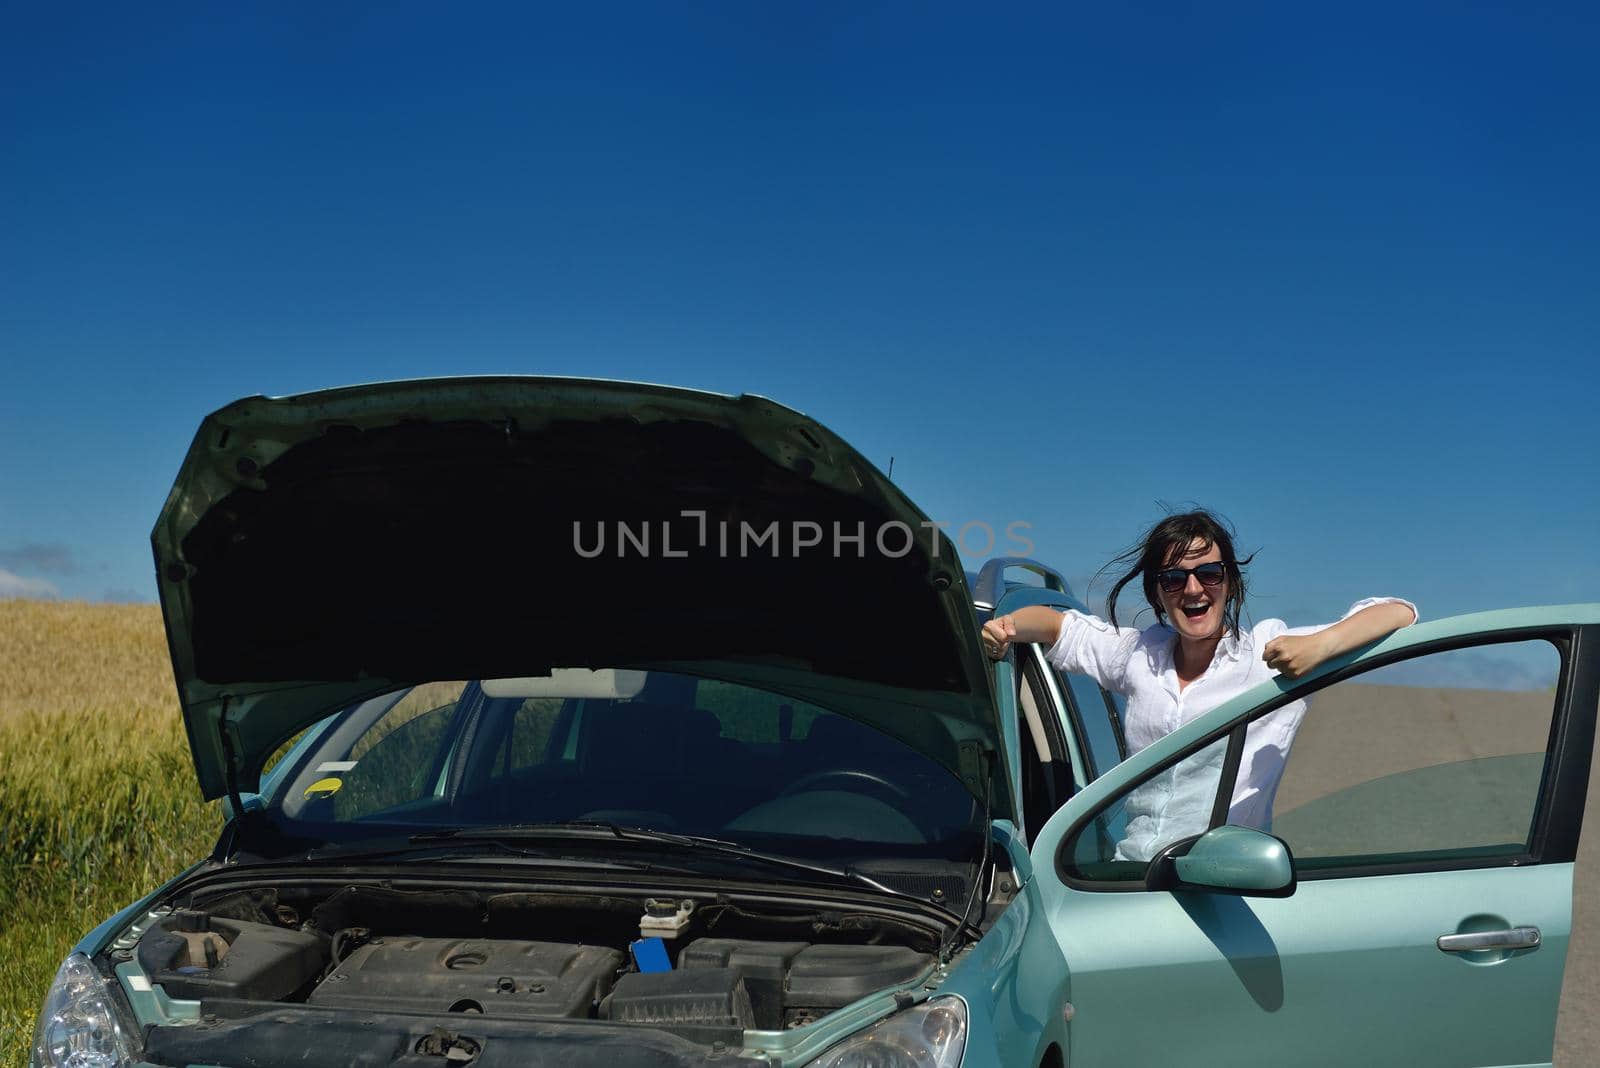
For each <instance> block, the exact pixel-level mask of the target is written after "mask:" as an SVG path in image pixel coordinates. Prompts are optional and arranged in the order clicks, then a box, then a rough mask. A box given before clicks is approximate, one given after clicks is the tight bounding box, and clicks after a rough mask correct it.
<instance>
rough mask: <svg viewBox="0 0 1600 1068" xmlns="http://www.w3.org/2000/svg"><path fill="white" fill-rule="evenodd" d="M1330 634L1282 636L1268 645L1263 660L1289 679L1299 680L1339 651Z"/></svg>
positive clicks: (1325, 632)
mask: <svg viewBox="0 0 1600 1068" xmlns="http://www.w3.org/2000/svg"><path fill="white" fill-rule="evenodd" d="M1327 635H1328V632H1327V631H1325V630H1319V631H1317V633H1315V634H1281V635H1279V636H1278V637H1276V638H1274V639H1272V640H1271V641H1270V642H1268V643H1267V644H1266V647H1265V648H1264V649H1263V650H1262V655H1261V659H1263V660H1265V661H1266V662H1267V667H1269V668H1272V669H1273V670H1274V671H1277V672H1279V673H1280V674H1282V675H1284V676H1285V677H1287V678H1291V679H1298V678H1299V677H1300V676H1301V675H1304V674H1306V673H1307V672H1309V671H1311V670H1312V669H1313V668H1315V667H1316V666H1317V665H1318V664H1320V663H1322V662H1323V661H1324V660H1326V659H1328V658H1329V657H1330V656H1332V655H1333V654H1334V653H1336V652H1337V651H1338V649H1337V647H1336V644H1335V643H1334V642H1331V641H1329V640H1328V637H1327Z"/></svg>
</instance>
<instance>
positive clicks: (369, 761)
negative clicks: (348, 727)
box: [333, 683, 460, 820]
mask: <svg viewBox="0 0 1600 1068" xmlns="http://www.w3.org/2000/svg"><path fill="white" fill-rule="evenodd" d="M456 685H457V687H458V688H459V685H460V684H459V683H458V684H456ZM436 699H437V698H435V697H429V698H428V700H429V701H432V700H436ZM402 703H404V702H402ZM397 707H398V706H397ZM413 707H415V706H413ZM455 711H456V704H455V701H453V700H452V701H450V702H449V703H447V704H443V705H439V706H437V707H435V708H432V709H429V710H427V711H425V712H421V713H420V714H417V715H411V716H408V717H406V718H405V720H404V722H402V723H400V724H399V725H397V726H392V727H389V728H388V729H386V730H384V731H383V732H382V734H381V736H379V737H378V738H377V740H376V741H374V742H372V743H370V744H368V745H364V746H361V747H360V753H359V756H357V754H356V753H355V752H352V754H351V755H352V757H354V758H355V766H354V767H351V768H349V769H348V770H346V771H345V772H344V774H343V777H342V782H341V785H340V786H339V787H338V788H337V790H336V791H335V792H334V793H333V815H334V817H335V818H336V819H341V820H349V819H358V818H360V817H362V816H366V815H370V814H372V813H374V812H380V811H384V810H388V809H392V808H394V807H395V806H397V805H403V804H405V803H407V802H411V801H420V800H423V799H424V798H430V797H433V796H435V795H436V794H437V793H438V792H439V788H440V786H441V782H440V779H441V776H442V773H443V771H444V756H445V748H444V746H443V745H442V744H441V742H442V741H443V740H444V738H445V735H446V730H447V728H448V727H449V726H450V721H451V718H452V717H453V716H454V714H455ZM389 718H392V714H391V717H386V718H385V725H387V724H388V720H389ZM375 733H377V732H376V731H371V732H368V734H367V735H364V736H363V737H362V741H363V742H365V741H366V740H367V739H368V738H369V737H371V736H372V735H373V734H375Z"/></svg>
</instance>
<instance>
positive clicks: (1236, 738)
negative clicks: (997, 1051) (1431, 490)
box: [1033, 605, 1600, 1065]
mask: <svg viewBox="0 0 1600 1068" xmlns="http://www.w3.org/2000/svg"><path fill="white" fill-rule="evenodd" d="M1597 700H1600V605H1583V606H1575V607H1573V606H1569V607H1564V608H1548V609H1518V610H1512V611H1505V612H1492V613H1482V614H1479V615H1475V616H1463V617H1458V618H1456V619H1451V620H1441V621H1437V622H1432V623H1425V624H1419V625H1416V626H1413V627H1410V628H1407V629H1405V630H1403V631H1400V632H1398V633H1396V634H1394V635H1391V636H1390V637H1389V638H1387V639H1385V640H1384V641H1382V642H1379V643H1377V644H1376V645H1374V646H1371V647H1369V648H1367V649H1366V650H1364V651H1362V652H1361V653H1360V654H1359V655H1356V656H1353V657H1351V656H1346V657H1343V658H1340V659H1338V660H1335V661H1332V662H1330V663H1329V664H1326V665H1324V666H1323V667H1322V668H1320V669H1319V670H1318V671H1317V672H1315V673H1313V675H1311V676H1309V677H1307V678H1305V679H1302V680H1299V681H1297V682H1293V683H1291V682H1290V681H1288V680H1285V679H1281V678H1280V679H1276V680H1274V681H1272V682H1270V683H1267V684H1265V685H1263V686H1260V687H1257V688H1256V689H1255V690H1253V691H1251V692H1250V693H1247V694H1244V695H1242V696H1241V697H1239V698H1237V699H1235V700H1233V701H1230V702H1227V703H1225V704H1223V705H1222V706H1220V707H1218V708H1216V709H1214V710H1213V711H1211V712H1209V713H1207V714H1205V715H1203V716H1201V717H1199V718H1198V719H1196V720H1194V721H1193V722H1191V723H1189V724H1186V725H1184V726H1183V727H1180V728H1179V729H1178V730H1177V731H1175V732H1173V733H1172V734H1171V735H1169V736H1168V737H1166V738H1164V739H1162V740H1161V741H1159V742H1157V743H1156V744H1154V745H1152V746H1150V747H1149V748H1147V749H1145V750H1143V751H1141V752H1139V753H1136V754H1134V755H1133V756H1131V757H1130V758H1129V759H1128V760H1127V761H1126V762H1124V763H1123V764H1122V765H1120V766H1119V767H1117V768H1116V769H1114V770H1113V771H1112V772H1110V773H1108V774H1107V775H1105V776H1103V777H1102V778H1101V779H1099V780H1098V781H1096V782H1095V783H1093V784H1091V785H1090V786H1089V787H1088V788H1087V789H1086V790H1084V791H1083V792H1081V793H1080V794H1078V795H1077V796H1076V797H1075V798H1074V799H1073V800H1072V801H1070V802H1068V803H1067V804H1066V805H1065V806H1063V807H1062V809H1061V810H1060V811H1058V812H1057V813H1056V814H1055V816H1054V817H1052V819H1051V820H1050V822H1049V823H1048V824H1047V825H1046V826H1045V827H1044V828H1043V829H1042V830H1041V831H1040V833H1039V834H1038V835H1037V836H1036V839H1035V843H1034V849H1033V859H1034V870H1035V878H1036V879H1037V882H1038V889H1039V894H1040V898H1041V901H1042V903H1043V906H1044V908H1045V910H1046V913H1047V915H1048V918H1049V924H1050V927H1051V928H1052V930H1053V931H1054V933H1055V936H1056V938H1057V939H1058V941H1059V942H1060V945H1061V948H1062V952H1063V955H1064V958H1065V960H1066V963H1067V969H1068V976H1067V980H1066V983H1065V986H1064V988H1063V989H1062V990H1061V996H1063V997H1064V999H1065V1001H1066V1002H1067V1004H1066V1005H1063V1006H1059V1007H1056V1011H1064V1012H1066V1013H1067V1015H1068V1016H1069V1018H1070V1019H1071V1023H1070V1025H1069V1041H1070V1052H1069V1056H1068V1058H1067V1060H1068V1062H1069V1063H1073V1064H1084V1065H1089V1064H1118V1065H1147V1064H1148V1065H1158V1064H1159V1065H1170V1064H1172V1063H1174V1061H1175V1059H1176V1060H1177V1061H1178V1062H1181V1063H1192V1064H1229V1065H1253V1064H1261V1065H1268V1064H1283V1063H1296V1064H1352V1063H1371V1064H1450V1065H1527V1064H1548V1063H1549V1062H1550V1060H1551V1049H1552V1045H1553V1039H1554V1029H1555V1017H1556V1008H1557V1003H1558V1000H1559V996H1560V990H1561V976H1562V969H1563V965H1564V963H1565V955H1566V950H1567V940H1568V936H1569V932H1570V927H1571V908H1572V863H1573V859H1574V856H1575V854H1576V850H1577V843H1578V832H1579V827H1580V824H1581V820H1582V815H1583V800H1584V792H1585V786H1586V783H1587V778H1588V774H1589V762H1590V756H1591V750H1592V746H1593V739H1594V729H1595V714H1596V703H1597ZM1296 717H1298V729H1297V730H1296V731H1294V732H1293V733H1292V741H1291V742H1290V743H1289V744H1287V746H1286V747H1285V751H1283V752H1281V753H1277V754H1276V759H1279V760H1281V762H1282V763H1281V777H1279V778H1278V780H1277V782H1278V785H1277V787H1276V795H1275V796H1269V797H1266V798H1265V803H1264V804H1263V799H1262V798H1261V797H1256V798H1254V799H1253V802H1252V803H1249V804H1245V803H1242V802H1241V801H1240V799H1239V798H1238V797H1236V796H1235V793H1234V790H1235V783H1236V782H1237V781H1238V780H1239V774H1240V769H1239V766H1238V765H1239V761H1240V758H1241V755H1242V753H1243V751H1244V750H1245V748H1246V747H1245V746H1244V745H1243V740H1244V738H1245V737H1246V734H1247V733H1248V732H1249V731H1251V730H1253V729H1257V730H1259V729H1265V728H1267V727H1271V726H1282V724H1283V723H1284V722H1285V721H1286V720H1291V719H1295V718H1296ZM1252 751H1253V752H1254V750H1252ZM1262 754H1269V755H1268V756H1263V755H1262ZM1256 755H1257V758H1258V759H1271V758H1272V757H1271V755H1270V749H1263V750H1261V751H1260V752H1258V753H1257V754H1256ZM1196 773H1198V775H1199V776H1200V777H1199V778H1198V779H1197V778H1196ZM1182 776H1186V777H1182ZM1207 776H1209V778H1207ZM1195 781H1199V782H1201V783H1205V784H1208V786H1209V788H1210V795H1209V799H1208V801H1207V802H1206V803H1205V805H1204V806H1202V808H1208V809H1209V812H1203V813H1202V815H1201V817H1200V823H1199V825H1198V826H1197V827H1189V828H1187V829H1188V830H1191V831H1202V830H1205V829H1206V828H1216V827H1219V826H1221V825H1223V824H1225V823H1229V822H1234V823H1240V822H1243V823H1247V824H1249V825H1252V826H1254V827H1255V828H1256V829H1259V830H1264V831H1267V832H1270V833H1272V834H1274V835H1275V836H1277V837H1278V838H1280V839H1281V840H1282V841H1283V842H1284V843H1286V844H1287V845H1288V847H1289V851H1290V853H1291V854H1292V867H1293V874H1294V878H1295V880H1296V882H1294V883H1293V884H1291V886H1290V887H1289V889H1291V890H1292V893H1291V894H1290V895H1289V896H1282V897H1266V896H1240V895H1238V894H1236V893H1235V894H1230V893H1220V892H1202V891H1195V890H1163V889H1154V888H1152V883H1153V882H1159V878H1158V876H1159V873H1156V872H1154V870H1153V869H1154V866H1152V865H1150V864H1148V863H1145V862H1144V861H1142V860H1139V859H1130V858H1129V857H1127V856H1124V855H1123V852H1122V851H1124V850H1132V846H1130V845H1129V843H1130V842H1132V841H1133V839H1132V837H1131V836H1129V833H1128V829H1129V827H1130V826H1131V825H1132V820H1134V819H1138V818H1140V815H1141V814H1144V813H1148V812H1150V811H1156V810H1160V806H1161V805H1163V804H1165V805H1167V806H1168V808H1167V809H1166V810H1165V812H1164V813H1163V817H1164V818H1165V817H1170V816H1172V812H1173V810H1172V809H1171V807H1170V806H1171V801H1170V800H1168V801H1163V800H1162V799H1163V798H1172V797H1176V796H1179V794H1178V792H1176V790H1175V788H1174V786H1173V784H1174V783H1181V782H1191V783H1192V782H1195ZM1164 790H1165V793H1163V791H1164ZM1152 806H1154V808H1152ZM1241 813H1249V815H1248V816H1246V815H1241ZM1171 823H1172V824H1174V825H1176V826H1178V827H1180V828H1181V825H1182V823H1183V821H1182V820H1180V819H1172V820H1171ZM1155 844H1156V845H1158V846H1160V845H1166V844H1169V843H1167V842H1163V841H1158V842H1156V843H1155ZM1182 848H1184V847H1183V846H1182V845H1179V846H1178V847H1177V849H1178V850H1179V851H1181V850H1182ZM1069 1006H1070V1007H1069Z"/></svg>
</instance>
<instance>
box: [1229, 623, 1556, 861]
mask: <svg viewBox="0 0 1600 1068" xmlns="http://www.w3.org/2000/svg"><path fill="white" fill-rule="evenodd" d="M1560 674H1561V656H1560V653H1559V651H1558V650H1557V649H1556V648H1555V646H1553V645H1551V644H1550V643H1548V642H1545V641H1524V642H1513V643H1505V644H1500V645H1489V646H1475V647H1472V648H1466V649H1454V650H1449V651H1444V652H1436V653H1430V654H1427V655H1424V656H1420V657H1417V658H1415V659H1412V660H1407V661H1403V662H1401V663H1398V664H1393V665H1390V666H1388V667H1382V668H1378V669H1376V670H1374V671H1370V672H1367V673H1366V674H1363V675H1359V676H1357V677H1355V678H1353V679H1349V680H1346V681H1344V682H1340V683H1335V684H1334V685H1332V686H1329V687H1327V688H1326V689H1324V690H1322V691H1320V692H1318V693H1316V694H1314V695H1313V696H1312V699H1311V701H1310V710H1309V711H1308V712H1307V713H1306V715H1305V718H1304V720H1303V721H1302V723H1301V725H1300V728H1299V730H1298V732H1297V733H1296V734H1295V736H1294V739H1293V744H1292V746H1291V747H1290V749H1289V752H1288V757H1287V761H1286V763H1285V764H1284V770H1283V774H1282V779H1281V782H1280V783H1279V785H1278V787H1277V794H1276V797H1275V798H1270V799H1269V800H1268V803H1267V807H1266V818H1265V819H1264V820H1263V819H1259V818H1258V819H1255V820H1252V821H1248V822H1254V823H1256V824H1257V825H1262V824H1264V825H1265V829H1267V830H1270V831H1271V832H1272V833H1273V834H1275V835H1277V836H1278V837H1280V838H1282V839H1283V840H1284V841H1285V842H1287V843H1288V844H1289V847H1290V849H1291V851H1292V852H1293V853H1294V856H1295V861H1296V864H1297V865H1298V866H1299V867H1300V868H1301V869H1302V870H1316V869H1318V868H1334V867H1346V866H1350V865H1362V864H1383V863H1401V862H1406V861H1414V860H1427V859H1448V858H1472V857H1496V856H1514V855H1517V854H1521V853H1524V852H1526V851H1527V849H1528V845H1529V841H1530V834H1531V832H1532V825H1533V820H1534V815H1535V813H1536V811H1537V809H1538V801H1539V789H1540V784H1541V782H1542V781H1543V776H1544V766H1545V754H1546V749H1547V748H1548V745H1549V738H1550V727H1551V719H1552V716H1553V713H1554V708H1555V692H1556V686H1557V683H1558V681H1559V679H1560ZM1237 796H1238V795H1237V793H1236V797H1237ZM1230 822H1247V821H1244V820H1235V819H1232V818H1230Z"/></svg>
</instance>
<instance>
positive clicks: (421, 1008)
mask: <svg viewBox="0 0 1600 1068" xmlns="http://www.w3.org/2000/svg"><path fill="white" fill-rule="evenodd" d="M622 962H623V957H622V954H621V953H620V952H618V951H617V950H615V949H607V948H604V947H601V946H578V945H569V944H566V943H562V942H511V941H499V940H490V939H454V938H404V937H400V938H396V937H383V938H374V939H372V940H371V941H370V942H367V943H366V944H365V945H362V946H360V947H358V948H357V949H355V950H352V951H351V953H350V954H349V956H347V957H345V959H344V960H343V961H341V962H340V964H339V966H338V967H337V968H335V969H334V972H333V974H332V975H330V976H328V978H326V979H324V980H323V981H322V982H321V984H319V985H318V986H317V988H316V990H314V991H313V992H312V994H311V997H310V999H309V1000H310V1003H311V1004H313V1005H322V1006H328V1007H342V1008H359V1009H373V1010H379V1011H383V1012H417V1013H444V1012H461V1013H482V1014H484V1015H486V1016H520V1017H553V1016H566V1017H574V1016H576V1017H586V1016H590V1015H593V1008H594V1005H595V1003H596V1002H598V1001H599V999H600V998H602V997H604V996H605V994H606V993H607V992H608V991H610V989H611V985H612V983H613V982H614V980H615V979H616V975H617V972H618V970H619V969H621V967H622Z"/></svg>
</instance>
